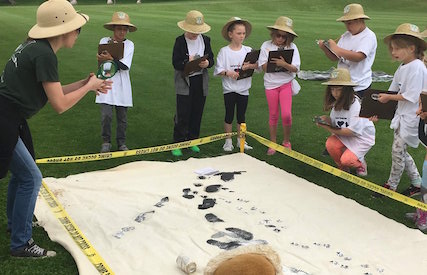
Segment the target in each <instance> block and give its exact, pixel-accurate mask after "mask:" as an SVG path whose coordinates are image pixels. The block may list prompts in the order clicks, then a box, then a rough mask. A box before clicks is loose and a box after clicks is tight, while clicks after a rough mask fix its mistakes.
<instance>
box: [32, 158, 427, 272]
mask: <svg viewBox="0 0 427 275" xmlns="http://www.w3.org/2000/svg"><path fill="white" fill-rule="evenodd" d="M301 165H303V164H301ZM210 169H213V170H218V171H219V172H237V173H232V174H233V176H234V179H233V180H230V181H224V180H222V179H221V175H216V176H213V175H212V176H207V177H206V178H205V179H199V178H198V175H197V174H196V173H195V171H202V170H210ZM319 173H321V172H319ZM223 176H227V175H226V174H223ZM45 182H46V183H47V185H48V186H49V188H50V189H51V191H52V192H53V193H54V194H55V195H56V197H57V199H58V200H59V202H60V203H61V204H62V205H63V207H64V208H65V210H66V211H67V212H68V214H69V215H70V217H71V218H72V219H73V220H74V221H75V222H76V224H77V225H78V227H79V228H80V229H81V231H82V232H83V233H84V234H85V236H86V237H87V238H88V239H89V241H90V242H91V243H92V245H93V246H94V247H95V249H96V250H97V251H98V252H99V254H100V255H101V256H102V257H103V259H104V260H105V261H106V263H107V264H108V265H109V266H110V267H111V269H112V270H113V271H114V272H115V273H116V274H126V275H128V274H144V275H151V274H153V275H163V274H168V275H170V274H183V273H182V272H181V271H180V269H178V267H177V265H176V263H175V260H176V258H177V256H178V255H180V254H184V255H186V256H188V257H189V258H190V259H191V260H193V261H194V262H195V263H196V264H197V271H196V273H194V274H203V268H204V267H205V266H206V264H207V262H208V261H209V260H210V259H211V258H212V257H214V256H216V255H217V254H218V253H220V252H222V251H224V250H223V249H225V248H230V247H234V246H238V245H247V244H253V243H268V244H269V245H270V246H272V248H273V249H274V250H275V251H277V252H278V254H279V255H280V257H281V260H282V265H283V266H285V274H289V273H287V271H289V272H290V270H293V272H291V273H294V272H296V270H300V274H305V273H308V274H328V275H329V274H384V275H385V274H427V273H426V272H427V257H426V249H427V236H426V235H424V234H422V233H421V232H420V231H418V230H415V229H410V228H407V227H406V226H404V225H402V224H399V223H397V222H395V221H393V220H391V219H388V218H386V217H384V216H382V215H380V214H379V213H377V212H375V211H372V210H371V209H369V208H366V207H364V206H361V205H360V204H358V203H357V202H355V201H353V200H350V199H347V198H344V197H342V196H338V195H336V194H334V193H332V192H331V191H329V190H327V189H325V188H322V187H319V186H317V185H315V184H313V183H310V182H308V181H306V180H304V179H302V178H299V177H296V176H295V175H292V174H289V173H287V172H285V171H283V170H281V169H278V168H275V167H273V166H271V165H268V164H267V163H265V162H262V161H259V160H257V159H255V158H252V157H250V156H248V155H245V154H240V153H236V154H232V155H226V156H221V157H215V158H206V159H189V160H187V161H179V162H174V163H170V162H148V161H141V162H133V163H129V164H126V165H122V166H119V167H116V168H114V169H110V170H105V171H96V172H89V173H83V174H78V175H72V176H69V177H67V178H61V179H55V178H46V179H45ZM349 184H350V183H349ZM215 185H220V186H215ZM208 186H210V187H209V189H215V188H217V189H218V191H217V192H212V193H211V192H206V191H205V189H206V187H208ZM192 196H194V198H191V197H192ZM165 197H167V198H168V200H166V199H163V200H162V198H165ZM206 199H213V200H215V204H214V206H213V207H211V208H208V209H199V207H202V205H203V200H205V202H206ZM156 204H157V206H155V205H156ZM206 205H207V204H206V203H205V206H206ZM202 208H203V207H202ZM153 210H154V213H150V211H153ZM143 213H146V214H145V215H144V218H145V220H142V219H141V220H142V221H141V222H137V221H135V218H137V217H138V215H140V214H143ZM35 214H36V217H37V219H38V220H39V221H40V223H41V224H43V226H44V227H45V229H46V231H47V232H48V234H49V237H50V238H51V239H52V240H54V241H57V242H59V243H61V244H62V245H63V246H64V247H65V248H66V249H67V250H69V251H70V253H71V254H72V255H73V257H74V259H75V260H76V262H77V265H78V268H79V272H80V274H96V270H95V269H94V267H93V266H92V265H91V264H90V263H89V261H88V260H87V258H86V257H85V256H84V255H83V254H82V253H81V252H80V250H79V249H78V248H77V246H76V245H75V244H74V242H73V241H72V240H71V238H70V237H69V236H68V234H67V232H66V231H65V230H64V229H63V228H62V226H61V225H60V224H59V222H58V221H57V220H56V219H55V218H54V216H53V214H52V212H51V210H50V209H49V207H48V206H47V204H46V202H45V201H44V200H43V199H42V198H41V197H40V198H39V200H38V201H37V206H36V211H35ZM206 214H212V215H210V217H211V218H215V216H216V217H217V218H219V219H222V220H223V221H224V222H209V221H208V220H207V219H206V217H205V215H206ZM213 215H215V216H213ZM141 217H142V216H140V218H141Z"/></svg>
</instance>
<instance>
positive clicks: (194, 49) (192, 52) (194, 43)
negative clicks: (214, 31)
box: [184, 34, 205, 77]
mask: <svg viewBox="0 0 427 275" xmlns="http://www.w3.org/2000/svg"><path fill="white" fill-rule="evenodd" d="M184 37H185V36H184ZM185 41H186V42H187V49H188V55H189V56H196V55H198V56H203V55H204V54H205V41H203V37H202V35H201V34H199V35H198V36H197V38H196V39H195V40H191V39H188V38H187V37H185ZM202 73H203V72H202V70H200V71H197V72H194V73H192V74H190V75H189V77H192V76H195V75H199V74H202Z"/></svg>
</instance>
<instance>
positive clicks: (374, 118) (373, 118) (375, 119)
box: [368, 116, 378, 122]
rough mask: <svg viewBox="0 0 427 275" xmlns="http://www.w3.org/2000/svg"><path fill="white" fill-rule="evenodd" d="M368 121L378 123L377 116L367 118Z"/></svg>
mask: <svg viewBox="0 0 427 275" xmlns="http://www.w3.org/2000/svg"><path fill="white" fill-rule="evenodd" d="M368 119H369V120H370V121H372V122H377V121H378V116H371V117H369V118H368Z"/></svg>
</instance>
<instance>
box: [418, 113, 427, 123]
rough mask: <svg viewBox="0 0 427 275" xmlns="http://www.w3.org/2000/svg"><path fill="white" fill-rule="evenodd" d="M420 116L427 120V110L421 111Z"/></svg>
mask: <svg viewBox="0 0 427 275" xmlns="http://www.w3.org/2000/svg"><path fill="white" fill-rule="evenodd" d="M419 116H420V118H421V119H422V120H424V121H425V120H426V118H427V112H421V113H420V114H419Z"/></svg>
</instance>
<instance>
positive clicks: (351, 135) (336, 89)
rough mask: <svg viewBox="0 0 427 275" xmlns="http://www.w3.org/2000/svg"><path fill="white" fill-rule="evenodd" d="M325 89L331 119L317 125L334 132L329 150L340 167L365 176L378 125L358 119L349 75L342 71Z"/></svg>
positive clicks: (357, 102) (336, 74) (339, 71)
mask: <svg viewBox="0 0 427 275" xmlns="http://www.w3.org/2000/svg"><path fill="white" fill-rule="evenodd" d="M322 84H323V85H328V87H327V88H326V94H325V102H324V109H325V111H326V110H331V113H330V116H321V117H320V118H321V120H322V122H318V123H317V125H318V126H320V127H322V128H324V129H325V130H327V131H328V132H330V133H331V136H329V138H328V139H327V141H326V149H327V150H328V152H329V155H330V156H331V157H332V159H333V160H334V161H335V163H336V164H337V166H338V168H340V169H341V170H344V171H346V172H350V168H355V169H356V173H357V175H359V176H366V175H367V174H368V168H367V164H366V161H365V155H366V153H368V151H369V149H371V147H372V146H373V145H374V144H375V126H374V124H373V122H372V121H370V120H369V119H367V118H362V117H359V113H360V103H359V100H358V99H357V98H356V97H355V94H354V90H353V86H356V84H355V83H353V82H352V81H351V78H350V72H349V71H348V70H347V69H344V68H339V69H336V70H334V71H333V72H332V74H331V79H330V80H329V81H328V82H326V83H322Z"/></svg>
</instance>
